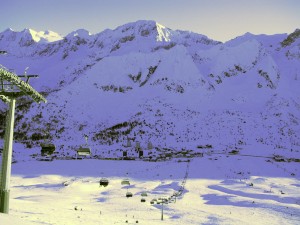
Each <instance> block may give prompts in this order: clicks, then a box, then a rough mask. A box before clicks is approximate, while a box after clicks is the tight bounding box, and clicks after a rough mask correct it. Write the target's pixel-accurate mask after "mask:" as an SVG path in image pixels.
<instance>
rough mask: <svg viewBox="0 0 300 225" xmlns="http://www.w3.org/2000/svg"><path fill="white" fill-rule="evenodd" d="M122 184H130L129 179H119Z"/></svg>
mask: <svg viewBox="0 0 300 225" xmlns="http://www.w3.org/2000/svg"><path fill="white" fill-rule="evenodd" d="M121 184H122V185H130V181H129V180H128V179H124V180H122V181H121Z"/></svg>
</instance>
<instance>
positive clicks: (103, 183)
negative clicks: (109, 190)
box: [99, 178, 109, 187]
mask: <svg viewBox="0 0 300 225" xmlns="http://www.w3.org/2000/svg"><path fill="white" fill-rule="evenodd" d="M99 184H100V186H103V187H106V186H107V185H108V184H109V181H108V179H106V178H101V180H100V182H99Z"/></svg>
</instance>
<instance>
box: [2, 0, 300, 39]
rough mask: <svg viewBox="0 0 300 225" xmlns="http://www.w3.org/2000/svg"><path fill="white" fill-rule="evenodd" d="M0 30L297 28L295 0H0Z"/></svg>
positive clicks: (213, 32)
mask: <svg viewBox="0 0 300 225" xmlns="http://www.w3.org/2000/svg"><path fill="white" fill-rule="evenodd" d="M0 9H1V13H0V32H1V31H4V30H5V29H7V28H12V29H13V30H15V31H21V30H23V29H25V28H32V29H34V30H36V31H44V30H52V31H54V32H57V33H59V34H61V35H63V36H65V35H67V34H68V33H70V32H72V31H74V30H77V29H81V28H84V29H86V30H88V31H90V32H91V33H93V34H95V33H99V32H101V31H103V30H105V29H107V28H109V29H115V28H116V27H118V26H120V25H123V24H126V23H129V22H135V21H137V20H155V21H156V22H158V23H159V24H162V25H164V26H166V27H168V28H171V29H174V30H177V29H178V30H188V31H193V32H196V33H200V34H204V35H206V36H208V37H210V38H212V39H214V40H218V41H223V42H224V41H227V40H230V39H232V38H235V37H236V36H240V35H243V34H244V33H246V32H250V33H253V34H277V33H291V32H293V31H294V30H295V29H296V28H300V1H299V0H26V1H25V0H1V3H0Z"/></svg>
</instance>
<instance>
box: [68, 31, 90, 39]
mask: <svg viewBox="0 0 300 225" xmlns="http://www.w3.org/2000/svg"><path fill="white" fill-rule="evenodd" d="M91 35H92V34H91V33H90V32H89V31H88V30H86V29H78V30H75V31H72V32H71V33H69V34H68V35H67V36H66V37H67V38H72V37H81V38H88V37H90V36H91Z"/></svg>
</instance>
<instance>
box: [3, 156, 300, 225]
mask: <svg viewBox="0 0 300 225" xmlns="http://www.w3.org/2000/svg"><path fill="white" fill-rule="evenodd" d="M299 169H300V168H299V163H297V162H275V161H272V160H271V161H270V160H267V159H265V158H255V157H245V156H239V155H232V156H226V155H212V156H207V155H205V156H204V157H203V158H194V159H192V160H191V162H180V163H179V162H177V161H175V160H174V161H165V162H155V163H154V162H144V161H104V160H93V159H86V160H77V161H76V160H56V161H52V162H41V161H30V162H20V163H16V164H13V168H12V173H13V175H12V180H11V201H10V216H9V217H7V216H6V215H2V216H0V224H3V223H2V222H1V220H2V221H5V223H8V221H12V222H11V224H14V222H13V221H14V220H16V219H20V221H21V220H22V221H24V224H25V222H27V223H28V224H51V225H52V224H53V225H54V224H57V225H63V224H66V225H69V224H70V225H76V224H104V225H109V224H137V223H138V224H174V225H175V224H230V225H231V224H251V225H252V224H280V225H281V224H300V192H299V188H300V180H299V177H300V176H299V175H300V171H299ZM102 177H105V178H107V179H108V180H109V184H108V186H107V187H103V186H101V187H100V185H99V180H100V179H101V178H102ZM185 177H186V178H187V179H186V180H185V179H184V178H185ZM125 178H126V179H129V181H130V185H122V184H121V181H122V180H124V179H125ZM180 190H183V191H182V192H180V193H181V195H179V196H178V197H177V198H176V199H174V198H173V199H174V201H172V202H170V203H169V204H164V205H163V221H161V208H162V204H150V201H151V200H152V199H154V198H156V199H159V198H168V197H170V196H172V195H174V193H179V191H180ZM127 192H131V193H132V194H133V197H131V198H126V196H125V195H126V193H127ZM142 192H147V196H146V197H142V196H141V193H142ZM142 198H144V199H145V200H146V202H141V199H142ZM175 200H176V201H175ZM9 218H11V220H10V219H9ZM18 221H19V220H18ZM8 224H9V223H8Z"/></svg>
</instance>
